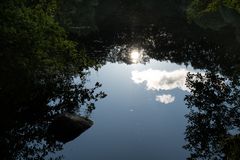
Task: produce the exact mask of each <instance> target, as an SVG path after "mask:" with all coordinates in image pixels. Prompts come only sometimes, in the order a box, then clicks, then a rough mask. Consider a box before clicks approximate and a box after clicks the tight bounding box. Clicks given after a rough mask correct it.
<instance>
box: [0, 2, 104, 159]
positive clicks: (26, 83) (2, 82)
mask: <svg viewBox="0 0 240 160" xmlns="http://www.w3.org/2000/svg"><path fill="white" fill-rule="evenodd" d="M55 10H56V1H55V0H52V1H32V0H24V1H21V0H9V1H1V2H0V19H1V22H2V23H0V35H1V36H0V106H1V112H0V125H1V132H0V154H1V159H4V160H12V159H14V160H15V159H45V158H49V159H51V157H47V155H48V153H50V152H54V151H57V150H60V149H61V148H62V145H63V143H61V142H58V141H57V140H55V139H54V138H55V137H54V135H51V134H49V132H48V128H49V126H50V125H52V123H53V121H54V120H55V119H56V117H58V116H61V115H64V114H65V113H68V114H72V115H76V114H77V115H78V116H81V117H84V118H85V119H88V118H89V116H90V113H91V112H92V110H94V108H95V106H94V102H95V101H97V100H98V99H100V98H104V97H105V96H106V94H105V93H104V92H102V91H98V92H96V90H97V89H98V88H100V87H101V84H100V83H96V84H95V86H93V87H92V88H90V87H86V83H87V76H88V74H89V73H88V69H89V68H90V67H96V64H95V63H94V62H93V61H92V60H90V59H89V58H88V57H87V56H86V55H85V53H84V51H83V50H80V49H78V48H77V44H76V43H75V42H73V41H71V40H69V39H68V36H67V33H66V32H65V31H64V29H63V28H62V27H60V26H59V25H58V22H56V21H55V19H54V15H55ZM76 77H79V82H77V83H75V80H74V78H76ZM79 134H80V133H79ZM49 140H51V141H49ZM59 158H60V157H59Z"/></svg>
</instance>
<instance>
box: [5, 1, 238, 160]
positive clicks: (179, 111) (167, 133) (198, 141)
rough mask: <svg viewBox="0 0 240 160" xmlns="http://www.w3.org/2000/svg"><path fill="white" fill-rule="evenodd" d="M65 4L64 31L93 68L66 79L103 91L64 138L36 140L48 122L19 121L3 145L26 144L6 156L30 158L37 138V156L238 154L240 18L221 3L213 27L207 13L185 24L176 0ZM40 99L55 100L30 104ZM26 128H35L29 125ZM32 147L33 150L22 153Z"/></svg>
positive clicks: (155, 158)
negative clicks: (87, 123) (85, 123)
mask: <svg viewBox="0 0 240 160" xmlns="http://www.w3.org/2000/svg"><path fill="white" fill-rule="evenodd" d="M70 4H71V2H69V6H66V8H65V12H66V13H68V11H69V10H74V8H75V9H76V8H77V9H79V12H77V11H76V12H75V15H71V14H66V17H71V18H72V22H73V23H72V26H70V27H69V29H70V33H71V36H72V38H73V39H75V40H76V41H78V42H79V43H80V47H84V48H85V49H86V52H87V54H88V55H89V56H90V57H91V58H92V59H94V60H96V61H97V64H98V65H99V68H98V70H95V69H90V70H89V74H88V75H87V77H86V81H85V80H82V79H80V78H79V76H78V75H76V76H75V78H74V82H75V83H76V84H82V90H81V91H80V93H79V94H80V95H81V94H85V92H88V91H86V90H84V88H85V87H86V88H90V87H92V86H94V85H95V84H96V83H98V82H99V83H101V84H102V86H101V87H99V88H97V89H96V91H99V92H100V91H103V92H105V93H106V94H107V97H105V98H104V99H101V100H99V101H96V102H93V103H94V104H95V106H96V109H95V110H93V112H92V113H91V114H90V113H89V115H88V116H89V117H90V119H91V120H92V121H93V122H94V124H93V126H92V127H90V128H89V129H88V130H86V131H85V132H84V133H82V134H81V135H80V136H79V137H77V138H75V139H74V140H72V141H69V142H67V143H65V144H64V145H63V144H62V143H60V144H55V143H54V145H47V144H45V142H44V141H45V140H46V137H44V136H43V135H46V130H47V127H46V126H47V125H46V123H47V124H48V123H49V122H48V120H46V119H44V120H45V121H42V120H40V121H37V123H36V120H35V119H33V120H31V118H29V119H27V122H30V123H29V124H27V125H26V126H24V127H23V128H18V131H17V132H18V133H19V135H17V136H16V137H14V136H12V137H10V138H9V139H10V140H9V143H10V146H11V145H14V144H16V143H18V142H19V143H20V140H19V141H18V139H19V137H22V138H20V139H21V140H22V141H27V142H28V144H24V145H25V147H26V146H28V147H26V148H27V149H26V148H24V147H22V148H21V147H20V148H19V152H20V153H21V154H20V155H18V156H15V155H14V156H15V159H21V156H22V157H24V155H25V154H29V153H31V154H33V155H34V152H36V150H37V149H36V148H39V146H41V145H42V146H44V147H45V148H44V147H43V150H44V151H45V152H46V153H44V154H42V155H41V154H40V155H41V156H42V157H43V156H45V155H47V156H46V157H45V158H46V159H47V158H49V157H57V156H61V155H63V159H68V160H77V159H83V160H98V159H105V160H122V159H125V160H135V159H137V160H146V159H150V160H159V159H169V160H179V159H187V158H188V157H191V158H193V159H194V158H196V159H224V157H226V155H228V154H229V153H232V152H231V151H236V152H233V153H238V149H239V148H237V147H236V146H238V145H239V140H238V139H237V138H236V137H238V134H239V127H240V119H239V116H240V110H239V109H240V108H239V104H240V103H239V102H240V96H239V91H240V90H239V73H240V65H239V64H240V63H239V62H240V59H239V57H240V56H239V49H240V47H239V32H238V31H239V28H240V25H239V23H238V20H240V15H237V14H235V13H234V11H231V12H230V11H228V9H225V10H224V9H223V13H222V14H221V16H222V19H223V20H222V21H220V22H216V23H214V25H213V24H212V23H210V22H212V21H214V19H211V18H210V19H209V24H208V23H207V24H206V23H205V22H201V21H200V22H199V21H198V22H191V23H190V22H188V20H187V17H186V14H185V11H186V8H187V2H185V1H183V0H182V1H181V0H176V1H155V0H148V1H144V0H138V1H137V0H135V1H134V0H132V1H127V0H116V1H112V0H105V1H103V0H102V1H100V0H99V1H97V0H89V1H84V0H83V1H79V2H78V3H77V4H78V5H79V6H78V5H72V6H71V5H70ZM78 7H79V8H78ZM224 11H225V12H224ZM233 13H234V14H233ZM80 15H81V16H80ZM229 17H232V21H231V22H229V21H228V22H226V21H227V20H228V18H229ZM206 18H209V17H206ZM224 18H225V19H224ZM60 19H61V18H60ZM63 25H64V23H63ZM216 26H221V27H216ZM214 27H215V29H213V28H214ZM83 82H84V83H83ZM84 91H85V92H84ZM27 95H28V94H27ZM89 97H91V96H89ZM93 99H94V98H93ZM46 102H48V103H49V102H50V104H52V105H54V103H56V102H53V100H52V99H50V100H49V101H44V102H42V101H41V99H40V100H39V102H38V101H36V102H34V104H36V105H37V104H41V103H42V104H46ZM6 103H7V102H6ZM83 105H85V104H83ZM50 106H51V105H50ZM39 112H41V113H42V111H39ZM75 112H76V113H79V111H78V110H75ZM43 113H45V112H43ZM29 114H32V112H30V113H29ZM16 115H17V113H16ZM26 116H29V115H26ZM38 116H40V117H41V116H43V117H45V116H44V114H43V115H38ZM11 118H13V119H14V118H15V115H13V116H12V117H11ZM20 119H21V117H20ZM34 126H38V127H36V128H38V129H37V130H34V129H32V130H31V127H33V128H34ZM39 126H41V127H39ZM7 128H11V125H10V127H7ZM24 129H26V130H27V129H28V130H29V131H28V132H27V134H29V135H27V134H26V137H24V136H23V134H21V130H24ZM13 130H14V129H13ZM10 131H12V130H10ZM42 132H43V133H44V134H42ZM24 134H25V133H24ZM38 134H40V135H38ZM47 134H48V133H47ZM31 135H33V136H32V137H31ZM29 137H30V138H29ZM231 139H233V140H231ZM228 140H229V142H228ZM9 143H8V144H9ZM233 143H234V144H236V145H232V144H233ZM32 145H33V146H34V145H36V146H37V147H36V148H34V147H33V148H32V150H28V148H29V146H32ZM7 146H8V145H7ZM229 146H231V147H233V148H232V150H231V151H229V150H227V149H226V148H228V147H229ZM234 147H235V148H234ZM9 148H10V149H11V147H9ZM13 148H14V147H13ZM30 148H31V147H30ZM21 149H22V150H21ZM24 149H26V150H24ZM38 151H39V150H38ZM50 151H53V153H51V152H50ZM13 153H14V152H13ZM36 153H38V152H36ZM41 153H42V152H41ZM16 154H17V153H16ZM14 156H13V157H14Z"/></svg>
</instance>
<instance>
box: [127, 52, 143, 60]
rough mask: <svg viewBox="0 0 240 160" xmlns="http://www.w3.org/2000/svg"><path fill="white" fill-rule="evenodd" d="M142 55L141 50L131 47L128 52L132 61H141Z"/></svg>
mask: <svg viewBox="0 0 240 160" xmlns="http://www.w3.org/2000/svg"><path fill="white" fill-rule="evenodd" d="M142 56H143V51H142V50H138V49H133V50H132V51H131V53H130V58H131V61H132V63H138V62H140V61H141V59H142Z"/></svg>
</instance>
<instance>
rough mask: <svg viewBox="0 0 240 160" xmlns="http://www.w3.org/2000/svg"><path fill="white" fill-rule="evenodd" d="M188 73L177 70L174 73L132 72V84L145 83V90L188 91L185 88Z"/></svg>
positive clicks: (184, 70) (163, 71) (183, 70)
mask: <svg viewBox="0 0 240 160" xmlns="http://www.w3.org/2000/svg"><path fill="white" fill-rule="evenodd" d="M188 72H189V71H188V70H187V69H179V70H174V71H165V70H153V69H148V70H145V71H137V70H135V71H132V77H131V79H132V80H133V82H134V83H136V84H141V83H144V82H146V87H147V90H157V91H159V90H172V89H176V88H178V89H181V90H183V91H188V90H189V89H188V88H187V87H186V85H185V82H186V76H187V73H188Z"/></svg>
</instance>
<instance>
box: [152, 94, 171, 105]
mask: <svg viewBox="0 0 240 160" xmlns="http://www.w3.org/2000/svg"><path fill="white" fill-rule="evenodd" d="M155 100H156V101H158V102H161V103H164V104H169V103H173V102H174V101H175V97H174V96H172V95H170V94H163V95H158V96H156V99H155Z"/></svg>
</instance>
